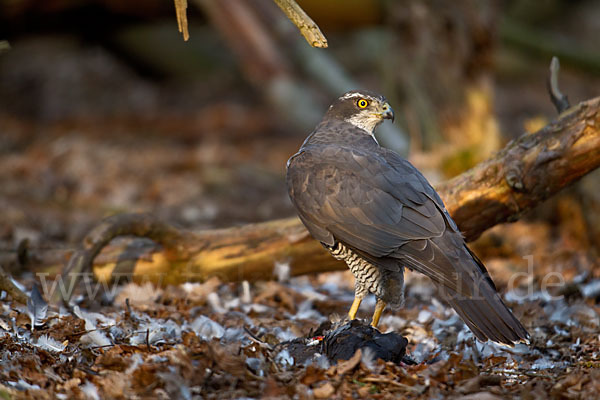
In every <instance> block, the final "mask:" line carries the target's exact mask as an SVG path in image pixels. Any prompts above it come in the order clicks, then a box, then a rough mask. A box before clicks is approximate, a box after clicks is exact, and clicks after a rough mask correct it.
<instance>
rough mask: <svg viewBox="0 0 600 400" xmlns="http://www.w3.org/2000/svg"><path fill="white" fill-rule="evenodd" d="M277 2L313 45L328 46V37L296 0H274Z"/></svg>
mask: <svg viewBox="0 0 600 400" xmlns="http://www.w3.org/2000/svg"><path fill="white" fill-rule="evenodd" d="M273 1H274V2H275V4H277V5H278V6H279V8H281V10H282V11H283V12H284V13H285V15H287V17H288V18H289V19H290V21H292V22H293V23H294V25H296V26H297V27H298V29H299V30H300V33H301V34H302V36H304V38H305V39H306V41H307V42H308V44H310V45H311V46H312V47H321V48H326V47H327V46H328V44H327V39H326V38H325V35H323V32H321V29H319V26H318V25H317V24H316V23H315V22H314V21H313V20H312V19H311V18H310V17H309V16H308V15H307V14H306V13H305V12H304V10H303V9H302V8H300V6H299V5H298V4H297V3H296V2H295V1H294V0H273Z"/></svg>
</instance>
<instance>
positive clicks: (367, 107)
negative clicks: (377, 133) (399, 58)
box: [325, 90, 394, 135]
mask: <svg viewBox="0 0 600 400" xmlns="http://www.w3.org/2000/svg"><path fill="white" fill-rule="evenodd" d="M325 118H326V119H331V118H335V119H340V120H343V121H346V122H349V123H351V124H352V125H354V126H357V127H359V128H361V129H364V130H365V131H366V132H367V133H368V134H369V135H372V134H373V131H374V130H375V128H376V127H377V125H379V124H380V123H382V122H383V120H384V119H391V120H392V122H393V121H394V110H392V107H390V105H389V104H388V102H387V100H386V99H385V97H383V96H381V95H379V94H377V93H373V92H370V91H368V90H352V91H350V92H347V93H344V94H343V95H342V96H340V98H338V99H337V100H336V101H334V102H333V104H332V105H331V106H330V107H329V110H327V113H326V114H325Z"/></svg>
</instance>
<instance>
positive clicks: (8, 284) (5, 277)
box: [0, 266, 29, 304]
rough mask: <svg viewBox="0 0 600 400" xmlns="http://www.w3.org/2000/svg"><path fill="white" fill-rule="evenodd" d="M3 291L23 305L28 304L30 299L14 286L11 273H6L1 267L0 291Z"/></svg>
mask: <svg viewBox="0 0 600 400" xmlns="http://www.w3.org/2000/svg"><path fill="white" fill-rule="evenodd" d="M2 290H4V291H5V292H6V293H8V295H9V296H10V297H12V298H13V300H15V301H18V302H19V303H21V304H27V300H28V299H29V297H28V296H27V295H26V294H25V293H23V291H22V290H21V289H19V288H18V287H17V285H15V284H14V282H13V280H12V278H11V276H10V275H9V273H8V272H6V271H4V268H2V267H1V266H0V291H2Z"/></svg>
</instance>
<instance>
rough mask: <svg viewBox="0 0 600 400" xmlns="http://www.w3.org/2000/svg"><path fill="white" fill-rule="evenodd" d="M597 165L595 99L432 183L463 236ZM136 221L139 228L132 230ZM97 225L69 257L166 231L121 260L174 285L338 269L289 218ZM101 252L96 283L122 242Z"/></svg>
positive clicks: (136, 273)
mask: <svg viewBox="0 0 600 400" xmlns="http://www.w3.org/2000/svg"><path fill="white" fill-rule="evenodd" d="M598 166H600V97H599V98H595V99H592V100H589V101H586V102H583V103H580V104H579V105H577V106H575V107H573V108H571V109H569V110H567V111H566V112H565V113H563V114H562V115H561V116H560V117H559V118H558V119H557V120H556V121H554V122H552V123H550V124H549V125H548V126H546V127H545V128H543V129H542V130H540V131H538V132H536V133H534V134H524V135H523V136H521V137H520V138H518V139H516V140H513V141H512V142H510V143H508V145H507V146H506V147H505V148H504V149H503V150H502V151H500V152H499V153H497V154H496V155H495V156H494V157H492V158H491V159H489V160H487V161H485V162H483V163H481V164H479V165H477V166H476V167H474V168H473V169H471V170H469V171H467V172H465V173H463V174H462V175H460V176H458V177H456V178H454V179H452V180H450V181H448V182H446V183H444V184H442V185H440V186H439V187H438V188H437V189H438V191H439V193H440V196H441V197H442V198H443V199H444V200H445V202H446V205H447V208H448V211H449V212H450V214H452V216H453V217H454V219H455V220H456V222H457V224H458V226H459V227H460V228H461V230H462V231H463V232H464V233H465V235H466V238H467V240H473V239H475V238H476V237H478V236H479V235H480V234H481V233H482V232H483V231H485V230H486V229H488V228H490V227H492V226H494V225H496V224H499V223H502V222H506V221H514V220H516V219H517V218H519V216H520V215H521V214H522V213H523V212H524V211H526V210H528V209H531V208H533V207H534V206H535V205H537V204H539V203H540V202H541V201H543V200H544V199H546V198H548V197H550V196H551V195H553V194H554V193H556V192H558V191H559V190H560V189H562V188H564V187H565V186H567V185H569V184H571V183H573V182H575V181H576V180H577V179H579V178H580V177H582V176H583V175H585V174H586V173H588V172H590V171H592V170H594V169H595V168H597V167H598ZM136 218H137V219H136ZM140 224H142V226H144V227H146V228H147V229H140ZM101 226H103V227H104V228H102V229H100V230H95V231H94V232H95V233H94V234H93V235H91V236H89V237H88V238H86V243H87V244H86V249H87V250H84V251H83V253H79V255H78V256H77V257H79V258H76V261H73V262H72V264H75V265H77V266H78V267H79V268H80V269H81V270H82V271H84V270H86V268H89V264H86V263H91V262H92V261H93V260H94V258H95V256H96V254H98V252H99V251H100V250H101V249H102V247H104V245H105V244H106V243H108V242H109V241H110V240H111V239H112V238H113V237H116V236H120V235H126V234H128V235H139V236H147V232H146V231H151V232H170V233H169V234H168V235H167V236H161V235H158V236H156V235H154V237H155V238H157V237H158V238H161V237H162V238H163V239H164V238H165V237H168V238H169V239H170V240H169V241H168V242H167V247H166V248H167V249H169V248H170V249H172V248H174V247H175V244H176V246H177V247H178V249H179V250H177V251H172V250H171V251H169V250H164V249H154V250H150V251H149V252H148V251H146V252H145V254H142V253H143V252H138V253H137V255H136V254H135V252H134V253H133V257H132V256H131V254H132V252H129V254H130V256H129V257H128V258H129V259H130V260H131V259H132V258H133V259H135V260H136V261H135V264H134V266H133V267H132V268H131V270H130V273H131V277H132V278H133V280H137V281H147V280H150V281H154V282H161V283H163V284H167V283H170V284H177V283H182V282H186V281H204V280H206V279H208V278H210V277H213V276H217V277H219V278H220V279H221V280H222V281H240V280H260V279H272V278H274V277H275V276H276V273H275V271H274V266H275V265H276V263H285V264H288V265H289V268H290V274H291V275H292V276H295V275H301V274H307V273H315V272H325V271H332V270H338V269H344V268H346V267H345V265H344V264H343V263H341V262H339V261H335V260H334V259H333V257H331V256H330V255H329V254H328V252H327V251H325V250H324V249H323V248H322V247H321V245H320V244H319V243H318V242H317V241H315V240H313V239H311V238H310V236H309V235H308V233H307V231H306V230H305V229H304V227H303V225H302V224H301V222H300V221H299V220H298V219H297V218H288V219H282V220H275V221H269V222H265V223H259V224H251V225H247V226H243V227H236V228H228V229H221V230H210V231H205V232H199V233H182V232H177V231H175V230H173V228H170V227H168V226H167V225H163V224H161V223H159V222H156V221H154V220H153V219H152V218H151V217H149V216H146V217H139V216H138V217H135V216H134V217H132V216H127V215H125V216H115V217H112V218H111V219H109V220H106V221H105V222H103V224H102V225H101ZM115 226H117V227H118V229H117V228H114V227H115ZM149 227H152V228H151V229H150V228H149ZM161 241H163V242H164V240H161ZM109 251H110V254H109V257H107V255H106V254H103V257H102V258H103V259H104V260H103V261H102V262H99V261H96V263H95V265H94V268H93V271H94V275H95V277H96V278H97V279H99V280H101V281H109V280H111V279H113V278H114V271H115V269H116V267H117V266H118V264H119V263H120V262H122V261H123V259H124V257H123V253H124V247H123V246H122V245H119V246H116V247H113V248H111V249H110V250H109ZM140 256H143V257H142V258H139V257H140ZM107 258H108V259H107ZM77 260H78V261H77ZM84 261H85V262H84Z"/></svg>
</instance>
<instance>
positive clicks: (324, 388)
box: [313, 382, 335, 399]
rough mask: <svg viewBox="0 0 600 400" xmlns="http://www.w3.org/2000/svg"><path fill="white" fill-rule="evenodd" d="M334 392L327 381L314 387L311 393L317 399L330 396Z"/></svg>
mask: <svg viewBox="0 0 600 400" xmlns="http://www.w3.org/2000/svg"><path fill="white" fill-rule="evenodd" d="M334 393H335V388H334V387H333V385H332V384H331V383H329V382H327V383H325V384H323V385H321V386H319V387H318V388H316V389H313V394H314V395H315V398H317V399H326V398H328V397H331V396H332V395H333V394H334Z"/></svg>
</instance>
